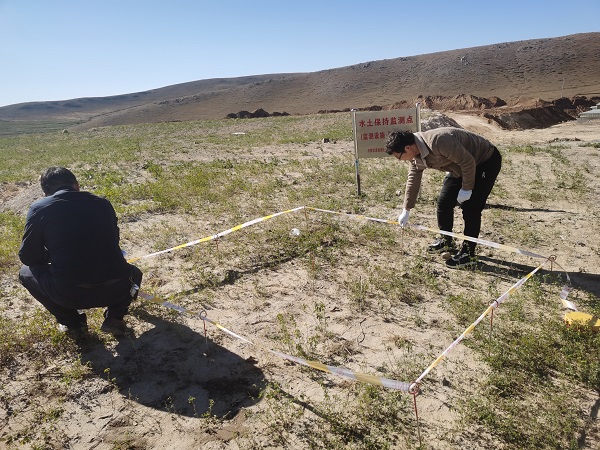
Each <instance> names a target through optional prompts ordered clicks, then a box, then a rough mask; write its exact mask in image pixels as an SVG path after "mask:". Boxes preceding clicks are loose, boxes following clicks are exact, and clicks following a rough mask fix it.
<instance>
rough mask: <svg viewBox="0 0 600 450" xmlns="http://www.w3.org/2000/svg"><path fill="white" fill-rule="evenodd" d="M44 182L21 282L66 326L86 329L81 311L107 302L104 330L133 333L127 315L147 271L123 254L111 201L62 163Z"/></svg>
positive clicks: (27, 235)
mask: <svg viewBox="0 0 600 450" xmlns="http://www.w3.org/2000/svg"><path fill="white" fill-rule="evenodd" d="M40 183H41V186H42V190H43V191H44V194H45V195H46V197H45V198H43V199H41V200H38V201H36V202H35V203H33V204H32V205H31V207H30V209H29V212H28V213H27V221H26V224H25V232H24V234H23V240H22V242H21V248H20V250H19V258H20V259H21V262H22V263H23V264H24V265H23V266H22V267H21V270H20V271H19V280H20V281H21V284H22V285H23V286H24V287H25V288H26V289H27V290H28V291H29V292H30V293H31V295H32V296H33V297H34V298H35V299H36V300H37V301H39V302H40V303H41V304H42V305H43V306H44V307H45V308H46V309H47V310H48V311H49V312H50V313H51V314H52V315H53V316H54V317H56V320H57V321H58V323H59V329H60V330H61V331H68V332H71V333H73V334H79V333H80V332H83V331H85V330H86V329H87V321H86V315H85V313H80V310H83V309H86V308H94V307H106V310H105V312H104V317H105V319H104V322H103V323H102V327H101V330H102V331H104V332H107V333H111V334H113V335H116V336H120V335H124V334H126V333H128V332H129V331H130V330H129V328H128V327H127V325H126V324H125V321H124V319H123V318H124V316H125V315H126V314H127V312H128V309H129V305H130V303H131V302H132V300H133V299H134V298H136V297H137V291H138V290H139V286H140V284H141V282H142V272H141V271H140V269H138V268H137V267H135V266H133V265H131V264H129V263H127V261H126V260H125V258H124V256H123V253H122V251H121V249H120V247H119V228H118V226H117V216H116V214H115V211H114V209H113V207H112V205H111V204H110V202H109V201H108V200H106V199H104V198H101V197H98V196H96V195H93V194H91V193H89V192H82V191H80V190H79V183H78V182H77V178H76V177H75V175H74V174H73V173H72V172H71V171H69V170H68V169H65V168H63V167H50V168H49V169H47V170H46V171H45V172H44V173H43V174H42V176H41V179H40Z"/></svg>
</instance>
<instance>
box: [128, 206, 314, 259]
mask: <svg viewBox="0 0 600 450" xmlns="http://www.w3.org/2000/svg"><path fill="white" fill-rule="evenodd" d="M302 209H304V206H299V207H298V208H294V209H288V210H286V211H281V212H278V213H275V214H271V215H268V216H264V217H260V218H258V219H254V220H250V221H249V222H244V223H242V224H240V225H236V226H235V227H233V228H229V229H228V230H225V231H221V232H220V233H217V234H213V235H212V236H206V237H203V238H201V239H197V240H195V241H190V242H186V243H185V244H181V245H177V246H175V247H171V248H167V249H165V250H161V251H159V252H154V253H149V254H148V255H145V256H140V257H138V258H131V259H128V260H127V262H130V263H132V262H135V261H139V260H140V259H146V258H152V257H154V256H158V255H162V254H164V253H170V252H172V251H175V250H180V249H182V248H186V247H192V246H194V245H198V244H201V243H202V242H209V241H213V240H215V239H219V238H222V237H223V236H227V235H228V234H230V233H233V232H234V231H238V230H241V229H242V228H246V227H249V226H251V225H255V224H257V223H260V222H264V221H266V220H269V219H272V218H274V217H277V216H281V215H283V214H288V213H293V212H296V211H300V210H302Z"/></svg>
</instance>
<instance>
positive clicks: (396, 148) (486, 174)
mask: <svg viewBox="0 0 600 450" xmlns="http://www.w3.org/2000/svg"><path fill="white" fill-rule="evenodd" d="M386 151H387V153H388V154H389V155H392V156H394V157H396V158H397V159H399V160H401V161H410V170H409V172H408V179H407V181H406V192H405V195H404V205H403V209H402V213H401V214H400V216H399V218H398V222H399V223H400V225H401V226H405V225H406V224H407V223H408V217H409V214H410V210H411V209H412V208H413V207H414V206H415V204H416V202H417V197H418V194H419V189H420V187H421V179H422V176H423V171H424V170H425V169H426V168H431V169H437V170H441V171H444V172H446V177H445V178H444V183H443V185H442V189H441V191H440V195H439V197H438V202H437V221H438V227H439V229H440V230H442V231H449V232H451V231H452V226H453V225H454V207H455V206H456V204H460V206H461V209H462V215H463V219H464V222H465V228H464V235H465V236H470V237H474V238H477V237H478V236H479V232H480V230H481V213H482V211H483V208H484V207H485V204H486V201H487V198H488V196H489V195H490V192H491V191H492V188H493V187H494V183H495V182H496V178H497V176H498V173H500V168H501V166H502V156H501V155H500V152H499V151H498V149H497V148H496V147H495V146H494V145H493V144H492V143H491V142H489V141H488V140H487V139H485V138H483V137H481V136H479V135H478V134H475V133H471V132H469V131H466V130H463V129H460V128H451V127H444V128H436V129H433V130H429V131H424V132H418V133H412V132H409V131H394V132H391V133H390V135H389V137H388V141H387V143H386ZM475 247H476V243H475V242H471V241H465V242H463V244H462V248H461V249H460V250H459V251H458V252H456V253H455V254H454V255H453V256H452V258H450V259H448V260H447V261H446V265H447V266H449V267H455V268H457V267H468V266H474V265H475V264H476V259H475ZM453 249H454V243H453V240H452V238H451V237H450V236H447V235H441V236H440V237H439V238H437V239H436V240H435V242H433V243H432V244H431V245H430V246H429V251H430V252H443V251H452V250H453Z"/></svg>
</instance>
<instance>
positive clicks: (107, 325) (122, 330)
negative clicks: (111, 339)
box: [100, 317, 131, 336]
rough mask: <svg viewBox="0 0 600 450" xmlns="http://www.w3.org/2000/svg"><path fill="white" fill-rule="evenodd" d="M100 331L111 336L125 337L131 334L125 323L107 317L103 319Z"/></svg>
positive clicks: (121, 320)
mask: <svg viewBox="0 0 600 450" xmlns="http://www.w3.org/2000/svg"><path fill="white" fill-rule="evenodd" d="M100 330H101V331H104V332H105V333H110V334H112V335H113V336H125V335H126V334H129V333H131V328H129V327H128V326H127V324H126V323H125V321H124V320H123V319H117V318H115V317H107V318H106V319H104V322H102V326H101V327H100Z"/></svg>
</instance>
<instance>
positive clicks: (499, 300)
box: [415, 260, 549, 384]
mask: <svg viewBox="0 0 600 450" xmlns="http://www.w3.org/2000/svg"><path fill="white" fill-rule="evenodd" d="M548 261H549V260H546V261H544V262H543V263H542V264H540V265H539V266H538V267H536V268H535V269H534V270H532V271H531V272H529V273H528V274H527V275H526V276H524V277H523V278H521V279H520V280H519V281H517V282H516V283H515V284H513V285H512V286H511V287H510V288H509V289H508V290H507V291H506V292H504V293H503V294H502V295H501V296H500V297H498V298H497V299H496V300H494V301H493V302H492V303H490V305H489V306H488V307H487V309H486V310H485V311H484V312H483V313H482V314H481V315H480V316H479V317H478V318H477V320H475V322H473V323H472V324H471V325H469V326H468V327H467V328H466V329H465V331H463V332H462V334H461V335H460V336H459V337H458V338H456V340H455V341H454V342H452V344H450V345H449V346H448V347H447V348H446V350H444V351H443V352H442V353H440V355H439V356H438V357H437V358H436V359H435V360H434V361H433V362H432V363H431V364H430V365H429V367H427V369H425V371H424V372H423V373H422V374H421V375H420V376H419V378H417V379H416V380H415V383H417V384H418V383H420V382H421V380H423V378H425V377H426V376H427V374H428V373H429V372H431V370H432V369H433V368H434V367H435V366H437V365H438V364H439V363H440V362H441V361H442V360H443V359H444V358H445V357H446V356H447V355H448V353H450V352H451V351H452V349H453V348H454V347H456V346H457V345H458V344H459V343H460V342H461V341H462V340H463V339H464V338H465V337H467V335H469V334H470V333H471V332H472V331H473V330H474V329H475V327H476V326H477V325H478V324H479V322H481V321H482V320H483V319H484V318H485V317H486V316H487V315H488V314H489V313H490V312H492V311H493V310H494V309H496V308H497V307H498V306H500V305H501V304H502V303H504V301H506V299H507V298H508V297H509V296H510V295H512V294H514V292H515V291H516V290H517V289H519V288H520V287H521V286H523V284H525V282H526V281H527V280H529V279H530V278H531V277H532V276H533V275H534V274H535V273H536V272H537V271H538V270H540V269H541V268H542V267H543V266H544V265H545V264H546V263H547V262H548Z"/></svg>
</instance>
